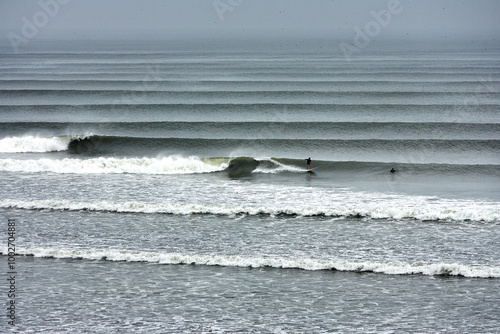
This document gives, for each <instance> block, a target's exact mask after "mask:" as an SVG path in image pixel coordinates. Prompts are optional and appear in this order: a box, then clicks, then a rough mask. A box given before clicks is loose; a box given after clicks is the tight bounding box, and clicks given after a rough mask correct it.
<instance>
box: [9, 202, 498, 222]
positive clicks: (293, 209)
mask: <svg viewBox="0 0 500 334" xmlns="http://www.w3.org/2000/svg"><path fill="white" fill-rule="evenodd" d="M0 207H2V208H16V209H25V210H70V211H82V210H85V211H103V212H118V213H146V214H150V213H162V214H177V215H191V214H212V215H227V216H234V215H240V214H245V215H260V214H264V215H298V216H327V217H363V218H365V219H419V220H446V221H466V220H470V221H482V222H499V221H500V209H499V206H498V205H497V204H490V203H483V204H482V205H480V203H477V204H475V205H469V206H467V203H459V204H458V205H456V204H455V206H454V208H453V209H452V208H450V207H448V206H447V205H446V203H441V204H440V205H430V206H429V205H428V206H425V205H421V206H420V207H418V206H415V207H413V206H407V207H404V206H403V205H401V206H392V205H390V206H382V205H379V206H376V207H374V206H371V204H370V203H364V204H363V203H360V204H358V205H356V206H351V205H348V204H346V203H343V202H339V203H338V204H337V205H336V206H334V207H333V206H329V207H321V206H319V207H314V206H303V207H301V206H297V205H289V206H288V205H286V206H272V204H270V205H253V206H251V205H237V204H232V203H223V204H202V203H200V204H197V203H192V204H178V203H172V202H168V203H146V202H131V201H130V202H106V201H100V202H75V201H69V200H57V199H53V200H51V199H49V200H10V199H0Z"/></svg>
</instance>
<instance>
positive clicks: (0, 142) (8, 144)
mask: <svg viewBox="0 0 500 334" xmlns="http://www.w3.org/2000/svg"><path fill="white" fill-rule="evenodd" d="M75 138H77V137H75ZM72 139H73V137H70V136H61V137H49V138H43V137H36V136H23V137H6V138H3V139H0V152H1V153H28V152H56V151H65V150H67V149H68V145H69V143H70V141H71V140H72Z"/></svg>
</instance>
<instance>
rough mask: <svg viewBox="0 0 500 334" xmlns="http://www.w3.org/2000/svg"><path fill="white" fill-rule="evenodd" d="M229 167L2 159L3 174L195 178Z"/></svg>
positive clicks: (184, 161) (197, 162)
mask: <svg viewBox="0 0 500 334" xmlns="http://www.w3.org/2000/svg"><path fill="white" fill-rule="evenodd" d="M226 167H227V164H221V165H213V164H208V163H205V162H203V161H202V160H201V159H200V158H198V157H194V156H193V157H188V158H184V157H180V156H168V157H163V158H104V157H100V158H91V159H74V158H66V159H48V158H42V159H36V160H35V159H31V160H30V159H26V160H16V159H0V171H5V172H26V173H40V172H51V173H62V174H124V173H132V174H192V173H210V172H215V171H220V170H224V169H225V168H226Z"/></svg>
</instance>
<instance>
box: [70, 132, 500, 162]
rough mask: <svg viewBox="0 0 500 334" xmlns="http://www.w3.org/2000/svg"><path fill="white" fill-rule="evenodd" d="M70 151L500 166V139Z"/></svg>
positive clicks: (159, 142) (176, 142)
mask: <svg viewBox="0 0 500 334" xmlns="http://www.w3.org/2000/svg"><path fill="white" fill-rule="evenodd" d="M70 147H71V148H72V149H71V151H70V153H73V154H79V153H85V154H89V153H90V154H94V155H104V156H106V155H108V156H109V155H118V156H156V155H158V154H163V155H172V154H181V155H186V154H187V155H196V156H200V157H214V156H230V157H231V156H252V157H271V156H275V157H276V156H278V157H282V158H293V159H300V158H304V157H307V156H311V155H314V156H315V158H316V159H320V160H332V161H338V160H340V161H342V160H343V161H375V162H402V163H403V162H420V163H459V164H500V140H434V139H431V140H401V139H398V140H380V139H377V140H375V139H370V140H304V139H202V138H134V137H114V136H90V137H87V138H85V139H84V140H82V139H75V140H73V141H72V142H71V143H70Z"/></svg>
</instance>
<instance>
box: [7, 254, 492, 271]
mask: <svg viewBox="0 0 500 334" xmlns="http://www.w3.org/2000/svg"><path fill="white" fill-rule="evenodd" d="M17 252H18V254H19V255H26V256H35V257H43V258H58V259H65V258H69V259H84V260H104V261H126V262H146V263H157V264H164V265H182V264H189V265H206V266H222V267H247V268H263V267H269V268H279V269H281V268H282V269H302V270H334V271H347V272H373V273H381V274H386V275H428V276H462V277H476V278H499V277H500V267H498V266H470V265H463V264H458V263H405V262H375V261H358V260H344V259H311V258H287V257H247V256H240V255H196V254H194V255H193V254H180V253H159V252H144V251H131V250H69V249H53V248H28V249H24V248H18V250H17ZM4 254H6V252H4Z"/></svg>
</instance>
